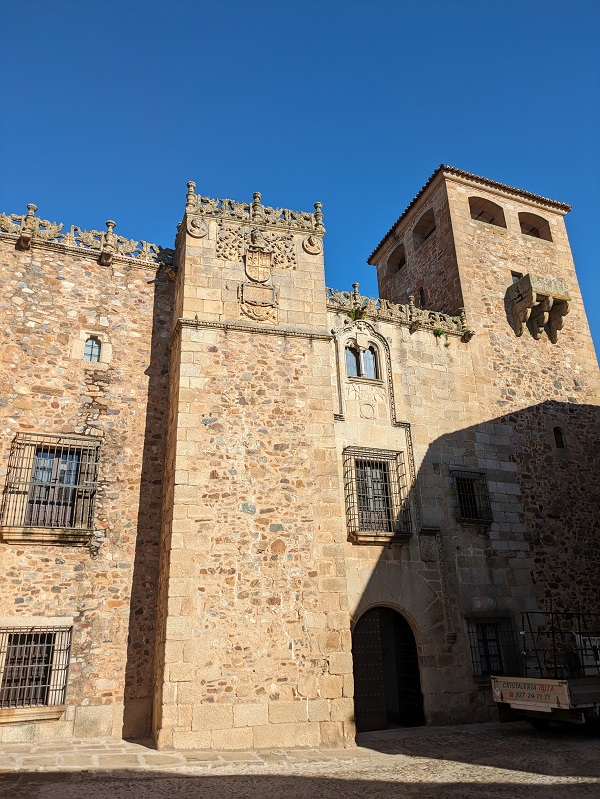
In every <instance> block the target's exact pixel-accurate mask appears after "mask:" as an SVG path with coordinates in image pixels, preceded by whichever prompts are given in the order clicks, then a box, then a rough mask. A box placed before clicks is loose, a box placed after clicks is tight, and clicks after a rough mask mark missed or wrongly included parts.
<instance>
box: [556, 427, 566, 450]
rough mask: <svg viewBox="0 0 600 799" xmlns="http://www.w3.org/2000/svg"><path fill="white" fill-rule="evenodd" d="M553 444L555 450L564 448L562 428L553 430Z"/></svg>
mask: <svg viewBox="0 0 600 799" xmlns="http://www.w3.org/2000/svg"><path fill="white" fill-rule="evenodd" d="M554 443H555V444H556V448H557V449H564V448H565V437H564V434H563V431H562V427H555V428H554Z"/></svg>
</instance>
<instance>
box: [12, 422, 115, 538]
mask: <svg viewBox="0 0 600 799" xmlns="http://www.w3.org/2000/svg"><path fill="white" fill-rule="evenodd" d="M99 451H100V442H99V441H98V440H97V439H90V438H84V437H83V436H82V437H76V436H49V435H42V434H36V433H27V434H25V433H17V436H16V437H15V440H14V441H13V443H12V447H11V451H10V456H9V461H8V474H7V478H6V484H5V488H4V496H3V501H2V509H1V513H0V525H1V526H2V533H3V537H5V531H6V528H50V529H52V528H55V529H56V528H58V529H62V530H73V531H91V530H92V527H93V513H94V501H95V498H96V490H97V482H98V456H99Z"/></svg>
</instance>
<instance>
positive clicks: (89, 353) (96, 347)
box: [83, 336, 102, 363]
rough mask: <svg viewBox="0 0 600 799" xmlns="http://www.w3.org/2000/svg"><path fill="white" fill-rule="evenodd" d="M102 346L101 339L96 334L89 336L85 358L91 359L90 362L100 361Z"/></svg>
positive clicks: (84, 351)
mask: <svg viewBox="0 0 600 799" xmlns="http://www.w3.org/2000/svg"><path fill="white" fill-rule="evenodd" d="M101 348H102V345H101V344H100V339H99V338H97V337H96V336H89V337H88V338H87V339H86V342H85V347H84V350H83V360H84V361H90V363H98V362H99V361H100V350H101Z"/></svg>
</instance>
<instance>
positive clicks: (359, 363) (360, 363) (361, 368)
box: [344, 339, 383, 383]
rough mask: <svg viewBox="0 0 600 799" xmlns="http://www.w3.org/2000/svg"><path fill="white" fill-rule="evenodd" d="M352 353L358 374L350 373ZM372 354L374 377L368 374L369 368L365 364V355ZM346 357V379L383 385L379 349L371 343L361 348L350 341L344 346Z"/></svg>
mask: <svg viewBox="0 0 600 799" xmlns="http://www.w3.org/2000/svg"><path fill="white" fill-rule="evenodd" d="M349 352H351V353H352V354H353V356H354V362H355V365H356V374H355V375H353V374H350V373H349V372H348V353H349ZM367 352H370V353H372V355H373V371H374V372H375V375H374V376H371V375H369V374H367V372H368V371H370V370H369V367H368V366H367V365H366V364H365V357H364V356H365V353H367ZM344 355H345V366H346V378H347V379H350V380H369V381H371V382H377V383H382V382H383V381H382V379H381V358H380V354H379V348H378V347H377V346H376V345H375V344H374V343H373V342H369V343H368V346H366V347H361V346H359V345H358V343H357V342H356V341H355V340H354V341H353V340H352V339H350V340H348V341H347V342H346V343H345V344H344Z"/></svg>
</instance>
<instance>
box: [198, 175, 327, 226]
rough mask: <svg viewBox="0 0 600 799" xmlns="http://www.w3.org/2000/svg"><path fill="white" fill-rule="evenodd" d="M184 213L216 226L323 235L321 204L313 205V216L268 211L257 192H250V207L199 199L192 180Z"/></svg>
mask: <svg viewBox="0 0 600 799" xmlns="http://www.w3.org/2000/svg"><path fill="white" fill-rule="evenodd" d="M187 186H188V190H187V195H186V205H185V212H186V215H187V216H195V215H200V216H204V217H208V218H213V219H217V220H218V221H219V222H241V223H246V224H251V225H255V226H259V227H271V228H279V229H284V230H291V231H298V232H300V233H305V232H310V233H316V234H318V235H323V234H324V233H325V228H324V227H323V211H322V208H323V206H322V203H315V211H314V213H310V212H307V211H290V210H289V209H287V208H271V207H270V206H268V205H262V204H261V202H260V200H261V196H262V195H261V194H260V192H258V191H257V192H254V195H253V200H252V202H251V203H244V202H237V201H235V200H227V199H219V200H213V199H211V198H210V197H202V196H201V195H199V194H196V191H195V189H196V184H195V183H194V181H193V180H191V181H189V183H188V184H187Z"/></svg>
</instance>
